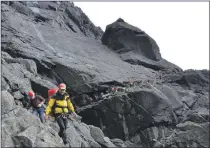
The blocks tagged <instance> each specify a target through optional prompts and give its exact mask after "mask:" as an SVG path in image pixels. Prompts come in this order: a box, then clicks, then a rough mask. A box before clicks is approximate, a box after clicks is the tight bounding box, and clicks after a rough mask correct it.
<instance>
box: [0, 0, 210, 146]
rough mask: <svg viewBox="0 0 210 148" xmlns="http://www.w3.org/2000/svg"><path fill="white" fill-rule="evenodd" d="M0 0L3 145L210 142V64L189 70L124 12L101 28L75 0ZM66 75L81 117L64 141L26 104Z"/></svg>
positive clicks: (51, 123) (54, 127)
mask: <svg viewBox="0 0 210 148" xmlns="http://www.w3.org/2000/svg"><path fill="white" fill-rule="evenodd" d="M1 4H2V5H1V8H2V11H1V12H2V13H1V14H2V20H1V22H2V23H1V27H2V34H1V37H2V44H1V48H2V51H1V55H2V59H1V64H2V68H1V70H2V73H1V94H2V97H1V105H2V112H1V113H2V115H1V117H2V124H1V128H2V146H3V147H102V148H104V147H177V148H181V147H209V141H208V139H209V136H208V134H209V128H208V126H209V70H186V71H183V70H182V69H181V68H179V67H178V66H176V65H174V64H172V63H170V62H168V61H166V60H165V59H163V58H162V57H161V54H160V51H161V49H159V47H158V45H157V43H156V42H155V40H154V39H153V38H152V37H150V36H149V35H147V34H146V33H145V32H144V31H143V30H141V29H139V28H137V27H134V26H132V25H130V24H128V23H126V22H125V21H124V20H122V19H118V20H117V21H116V22H114V23H112V24H110V25H108V26H107V28H106V31H105V32H103V31H102V30H101V29H100V27H96V26H95V25H94V24H93V23H92V22H91V21H90V20H89V18H88V17H87V16H86V15H85V13H83V12H82V10H81V9H80V8H78V7H76V6H74V4H73V3H72V2H63V1H62V2H59V1H57V2H47V1H46V2H41V1H39V2H35V1H34V2H32V1H30V2H29V1H28V2H25V1H24V2H23V1H21V2H18V1H14V2H13V1H10V2H6V1H4V2H2V3H1ZM61 82H64V83H66V84H67V91H68V92H69V93H70V96H71V99H72V102H73V103H74V105H75V108H76V106H78V107H79V108H78V109H77V112H78V114H79V115H81V116H82V117H83V118H82V122H81V121H77V120H74V121H69V124H68V128H67V135H68V136H67V137H68V143H69V144H67V145H64V144H63V142H62V139H61V138H60V137H59V136H58V131H59V128H58V125H57V124H56V122H54V121H53V120H49V121H48V122H46V123H44V124H43V123H41V122H40V121H39V118H38V117H36V116H34V115H31V113H30V111H28V110H26V109H25V106H26V105H27V101H28V100H27V99H26V98H27V97H26V96H27V92H28V91H29V90H34V91H35V92H37V93H39V94H41V95H42V96H43V97H44V98H47V97H48V96H47V91H48V89H50V88H54V87H56V85H57V84H59V83H61Z"/></svg>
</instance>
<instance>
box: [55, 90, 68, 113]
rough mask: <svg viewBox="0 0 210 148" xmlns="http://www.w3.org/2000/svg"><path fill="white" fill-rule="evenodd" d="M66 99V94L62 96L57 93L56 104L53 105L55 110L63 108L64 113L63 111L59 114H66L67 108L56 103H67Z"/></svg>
mask: <svg viewBox="0 0 210 148" xmlns="http://www.w3.org/2000/svg"><path fill="white" fill-rule="evenodd" d="M65 97H66V94H64V95H61V94H57V93H56V95H55V97H54V98H55V103H54V105H53V107H54V109H55V108H62V111H63V113H58V114H65V112H64V109H65V108H67V106H60V105H57V103H56V101H58V100H65V101H67V100H66V99H65ZM58 116H59V115H58Z"/></svg>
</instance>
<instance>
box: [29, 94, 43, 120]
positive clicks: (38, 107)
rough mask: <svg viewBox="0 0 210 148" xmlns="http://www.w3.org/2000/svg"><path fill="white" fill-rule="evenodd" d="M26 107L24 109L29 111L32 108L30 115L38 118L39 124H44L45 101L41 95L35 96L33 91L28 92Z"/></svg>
mask: <svg viewBox="0 0 210 148" xmlns="http://www.w3.org/2000/svg"><path fill="white" fill-rule="evenodd" d="M28 97H29V101H28V106H27V107H26V108H27V109H29V108H30V107H32V108H33V112H32V114H35V115H37V116H39V118H40V120H41V122H42V123H43V122H44V114H45V107H44V102H45V99H44V98H43V97H42V96H41V95H36V94H35V93H34V92H33V91H29V92H28Z"/></svg>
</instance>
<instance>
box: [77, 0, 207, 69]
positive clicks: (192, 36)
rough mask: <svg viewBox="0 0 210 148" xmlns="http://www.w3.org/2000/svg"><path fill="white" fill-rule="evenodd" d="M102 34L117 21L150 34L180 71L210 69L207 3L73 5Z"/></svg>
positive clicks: (164, 54)
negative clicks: (100, 30) (78, 8)
mask: <svg viewBox="0 0 210 148" xmlns="http://www.w3.org/2000/svg"><path fill="white" fill-rule="evenodd" d="M74 4H75V5H76V6H78V7H80V8H81V9H82V10H83V12H84V13H85V14H86V15H87V16H88V17H89V19H90V20H91V21H92V22H93V23H94V24H95V25H96V26H100V27H101V28H102V30H103V31H105V29H106V26H107V25H109V24H111V23H113V22H115V21H116V20H117V19H118V18H119V17H121V18H122V19H124V21H125V22H127V23H129V24H131V25H134V26H136V27H138V28H140V29H141V30H143V31H145V32H146V33H147V34H149V35H150V36H151V37H152V38H153V39H155V41H156V42H157V44H158V46H159V48H160V53H161V55H162V57H163V58H164V59H166V60H168V61H169V62H172V63H174V64H176V65H178V66H179V67H181V68H182V69H183V70H186V69H209V3H208V2H74Z"/></svg>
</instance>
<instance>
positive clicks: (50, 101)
mask: <svg viewBox="0 0 210 148" xmlns="http://www.w3.org/2000/svg"><path fill="white" fill-rule="evenodd" d="M54 103H55V99H53V98H50V100H49V103H48V105H47V108H46V110H45V114H46V115H47V116H48V115H49V113H50V112H51V111H52V107H53V105H54Z"/></svg>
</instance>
